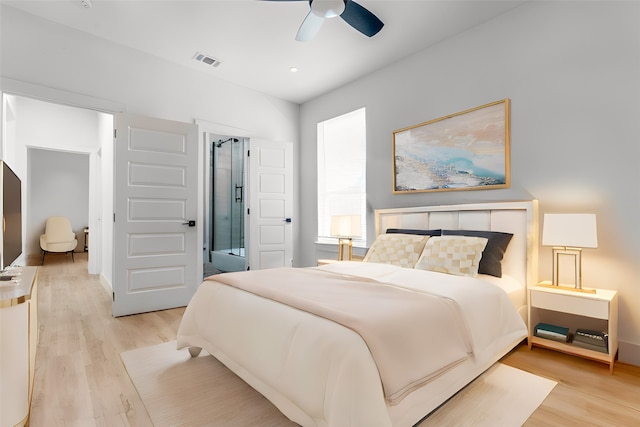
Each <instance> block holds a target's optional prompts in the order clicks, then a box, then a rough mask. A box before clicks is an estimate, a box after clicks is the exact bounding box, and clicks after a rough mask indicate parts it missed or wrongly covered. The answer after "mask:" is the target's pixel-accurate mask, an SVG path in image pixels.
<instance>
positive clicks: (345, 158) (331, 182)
mask: <svg viewBox="0 0 640 427" xmlns="http://www.w3.org/2000/svg"><path fill="white" fill-rule="evenodd" d="M366 159H367V147H366V117H365V109H364V108H361V109H359V110H356V111H353V112H351V113H347V114H344V115H342V116H338V117H335V118H333V119H329V120H326V121H324V122H321V123H318V242H320V243H335V242H336V239H335V237H331V232H330V229H331V217H332V216H333V215H360V221H361V233H360V234H361V236H362V237H357V238H354V239H353V244H354V246H360V247H366V243H367V211H366V207H367V185H366Z"/></svg>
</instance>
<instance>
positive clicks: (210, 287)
mask: <svg viewBox="0 0 640 427" xmlns="http://www.w3.org/2000/svg"><path fill="white" fill-rule="evenodd" d="M318 268H319V269H324V270H328V271H333V272H336V273H341V274H347V275H358V276H361V277H368V278H372V279H375V280H377V281H379V282H384V283H388V284H390V285H393V286H397V287H403V288H406V289H411V290H413V291H416V292H424V293H427V294H429V295H438V296H441V297H444V298H450V299H452V300H455V301H456V302H457V304H458V305H459V307H460V309H461V312H462V314H463V318H462V319H461V321H462V322H463V323H464V324H466V326H467V329H468V331H469V332H470V336H471V349H472V354H471V356H470V358H471V359H472V363H477V364H478V365H483V364H485V362H486V361H489V360H492V361H493V360H495V356H496V354H498V353H500V354H502V352H504V350H505V347H506V346H508V345H512V344H513V343H514V342H517V341H518V340H519V339H522V338H523V337H525V336H526V329H525V327H524V324H523V322H522V320H521V318H520V316H519V315H518V314H517V312H516V310H515V309H514V307H513V305H512V304H511V303H510V301H509V299H508V297H507V295H506V294H505V293H504V292H503V291H502V290H501V289H499V288H497V287H495V286H493V285H490V284H487V283H485V282H482V281H478V280H476V279H472V278H466V277H458V276H451V275H445V274H441V273H433V272H427V271H422V270H412V269H404V268H399V267H394V266H390V265H384V264H371V263H338V264H331V265H327V266H324V267H318ZM433 327H434V328H441V325H438V324H437V323H435V324H434V325H433ZM186 346H193V347H202V348H205V349H207V351H209V352H210V353H211V354H213V355H214V356H216V357H217V358H218V359H220V360H221V361H222V362H223V363H225V364H226V365H227V366H229V367H230V368H231V369H232V370H234V371H235V372H236V373H237V374H238V375H239V376H240V377H242V378H243V379H245V381H247V382H249V383H250V384H251V385H252V386H253V387H254V388H256V389H257V390H258V391H260V392H261V393H262V394H264V395H265V396H266V397H267V398H269V399H270V400H271V401H272V402H273V403H274V404H275V405H276V406H278V408H279V409H280V410H281V411H282V412H283V413H285V414H286V415H287V416H288V417H289V418H290V419H292V420H293V421H295V422H297V423H298V424H301V425H304V426H365V425H366V426H390V425H398V423H399V420H396V419H395V418H396V416H395V415H393V414H394V413H395V414H397V413H398V412H403V411H398V410H395V411H394V410H390V403H389V402H388V401H386V400H385V396H384V393H383V388H382V385H381V381H380V375H379V372H378V368H377V365H376V362H375V360H374V359H373V358H372V356H371V352H370V351H369V348H368V347H367V345H366V343H365V342H364V341H363V339H362V338H361V337H360V335H358V334H357V333H355V332H354V331H352V330H351V329H347V328H345V327H343V326H341V325H338V324H336V323H334V322H332V321H330V320H326V319H324V318H321V317H318V316H315V315H312V314H308V313H306V312H303V311H301V310H297V309H294V308H291V307H288V306H286V305H283V304H281V303H275V302H273V301H270V300H267V299H265V298H263V297H260V296H256V295H254V294H252V293H248V292H246V291H243V290H239V289H236V288H234V287H230V286H227V285H224V284H221V283H217V282H216V281H215V277H214V281H211V280H207V281H205V283H203V284H202V285H201V286H200V288H199V289H198V291H197V293H196V295H195V296H194V298H193V300H192V301H191V303H190V304H189V307H188V308H187V310H186V312H185V315H184V318H183V321H182V323H181V325H180V328H179V331H178V347H179V348H183V347H186ZM414 347H415V346H414ZM418 350H419V351H422V353H423V354H422V357H425V358H432V359H434V360H435V361H437V360H438V358H439V357H441V356H440V355H441V354H443V351H442V348H441V343H438V342H432V341H431V340H425V341H424V343H423V346H422V347H419V348H418ZM453 369H455V368H453ZM413 393H416V392H413ZM413 393H411V394H413ZM411 394H410V395H411ZM447 397H448V396H443V397H442V400H444V399H446V398H447ZM406 400H408V401H411V399H406ZM414 400H415V399H414ZM411 404H412V405H413V404H414V403H411ZM402 405H403V402H400V403H399V405H397V406H400V408H402ZM430 409H432V408H425V411H426V412H424V413H423V414H422V415H426V413H427V412H428V410H430ZM418 419H419V418H418ZM418 419H415V420H409V421H407V420H402V422H400V424H402V423H403V422H405V423H406V422H410V423H413V422H416V421H418ZM409 425H410V424H409Z"/></svg>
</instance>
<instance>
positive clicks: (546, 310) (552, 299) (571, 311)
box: [529, 286, 618, 373]
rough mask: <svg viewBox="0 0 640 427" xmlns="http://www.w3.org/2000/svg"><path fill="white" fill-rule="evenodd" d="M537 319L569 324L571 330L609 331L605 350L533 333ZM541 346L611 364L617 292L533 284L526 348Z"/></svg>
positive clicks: (615, 338) (615, 340)
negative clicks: (583, 290) (590, 291)
mask: <svg viewBox="0 0 640 427" xmlns="http://www.w3.org/2000/svg"><path fill="white" fill-rule="evenodd" d="M539 322H545V323H552V324H555V325H559V326H565V327H568V328H569V329H570V330H571V332H572V333H574V332H575V330H576V329H577V328H585V329H594V330H600V331H603V332H606V333H607V334H608V336H609V337H608V342H609V348H608V353H604V352H599V351H596V350H590V349H587V348H582V347H578V346H576V345H573V344H571V343H563V342H558V341H553V340H549V339H546V338H541V337H537V336H534V328H535V326H536V325H537V324H538V323H539ZM534 345H535V346H537V347H544V348H548V349H552V350H556V351H561V352H563V353H568V354H572V355H575V356H579V357H583V358H586V359H591V360H595V361H598V362H602V363H607V364H609V372H610V373H613V365H614V361H615V357H616V353H617V352H618V293H617V291H612V290H605V289H596V290H595V292H594V293H585V292H575V291H571V290H565V289H554V288H553V287H548V286H533V287H531V288H530V289H529V348H531V347H532V346H534Z"/></svg>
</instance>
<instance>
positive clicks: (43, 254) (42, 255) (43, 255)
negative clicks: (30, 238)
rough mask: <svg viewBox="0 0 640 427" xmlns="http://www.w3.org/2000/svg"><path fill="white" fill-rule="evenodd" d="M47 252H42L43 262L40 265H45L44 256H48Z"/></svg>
mask: <svg viewBox="0 0 640 427" xmlns="http://www.w3.org/2000/svg"><path fill="white" fill-rule="evenodd" d="M46 253H47V251H42V262H41V263H40V264H41V265H44V254H46Z"/></svg>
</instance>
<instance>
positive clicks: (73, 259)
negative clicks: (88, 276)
mask: <svg viewBox="0 0 640 427" xmlns="http://www.w3.org/2000/svg"><path fill="white" fill-rule="evenodd" d="M71 261H73V262H76V259H75V258H74V257H73V251H71Z"/></svg>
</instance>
